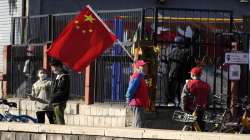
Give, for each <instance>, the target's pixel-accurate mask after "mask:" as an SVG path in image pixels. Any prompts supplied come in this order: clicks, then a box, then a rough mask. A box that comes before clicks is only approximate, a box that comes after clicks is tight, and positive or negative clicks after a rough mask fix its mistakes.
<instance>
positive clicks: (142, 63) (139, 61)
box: [135, 60, 147, 67]
mask: <svg viewBox="0 0 250 140" xmlns="http://www.w3.org/2000/svg"><path fill="white" fill-rule="evenodd" d="M146 63H147V62H144V61H143V60H137V61H136V63H135V65H136V67H139V66H143V65H145V64H146Z"/></svg>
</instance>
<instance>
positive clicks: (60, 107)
mask: <svg viewBox="0 0 250 140" xmlns="http://www.w3.org/2000/svg"><path fill="white" fill-rule="evenodd" d="M52 105H53V111H54V115H55V118H54V121H55V124H65V120H64V110H65V108H66V102H64V103H56V104H52Z"/></svg>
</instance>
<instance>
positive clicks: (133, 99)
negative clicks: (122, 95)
mask: <svg viewBox="0 0 250 140" xmlns="http://www.w3.org/2000/svg"><path fill="white" fill-rule="evenodd" d="M135 67H136V70H135V72H134V73H133V75H132V76H131V77H130V81H129V86H128V89H127V92H126V101H127V103H128V105H129V106H130V107H131V109H132V114H133V119H132V126H133V127H138V128H141V127H143V113H144V111H143V109H148V108H149V96H148V86H147V84H146V82H145V79H144V72H146V70H147V65H146V63H145V62H144V61H143V60H137V61H136V63H135Z"/></svg>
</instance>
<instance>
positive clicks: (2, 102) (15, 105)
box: [0, 99, 17, 108]
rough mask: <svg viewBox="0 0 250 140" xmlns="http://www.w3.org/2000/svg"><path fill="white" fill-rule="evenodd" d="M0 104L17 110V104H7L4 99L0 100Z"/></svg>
mask: <svg viewBox="0 0 250 140" xmlns="http://www.w3.org/2000/svg"><path fill="white" fill-rule="evenodd" d="M0 104H4V105H7V106H9V107H15V108H17V104H16V103H15V102H8V101H7V100H6V99H0Z"/></svg>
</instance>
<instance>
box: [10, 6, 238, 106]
mask: <svg viewBox="0 0 250 140" xmlns="http://www.w3.org/2000/svg"><path fill="white" fill-rule="evenodd" d="M76 14H77V13H66V14H54V15H42V16H34V17H16V18H13V19H12V43H13V44H29V43H44V42H47V41H49V42H51V41H53V40H54V39H55V38H56V37H57V36H58V35H59V33H60V32H61V31H62V30H63V29H64V27H65V26H66V25H67V23H68V22H69V21H70V20H71V19H73V17H74V16H75V15H76ZM98 14H99V15H100V17H101V18H102V19H103V20H104V22H105V23H106V24H107V25H108V26H109V28H110V29H111V30H112V31H113V32H114V33H115V34H116V35H117V36H118V38H119V40H120V41H123V42H126V41H127V40H132V38H133V35H134V34H135V31H137V30H138V29H140V30H139V31H140V36H139V38H140V39H144V40H145V39H146V40H151V41H153V42H154V43H155V44H157V45H158V46H159V47H160V50H161V51H160V54H159V57H158V62H159V67H158V75H157V81H158V82H157V98H156V103H157V104H158V105H163V104H164V103H166V96H167V95H168V92H169V91H168V71H169V65H168V62H167V57H168V55H169V53H170V48H171V47H170V46H171V45H172V44H176V43H178V42H175V41H174V40H173V36H176V35H178V34H180V33H179V32H178V30H182V32H183V33H184V36H185V35H186V36H187V34H186V31H187V30H188V28H190V29H191V30H192V38H190V39H187V40H186V41H185V45H186V46H189V47H188V50H189V56H190V58H192V60H200V59H201V58H202V57H203V56H209V57H210V58H211V59H212V66H213V67H212V74H211V71H210V74H211V75H210V78H209V79H206V80H207V81H208V82H209V83H210V85H211V86H212V88H213V93H214V94H218V95H219V96H221V97H224V96H225V95H227V94H228V89H229V86H228V71H227V70H225V69H220V66H222V65H223V59H224V52H225V51H226V50H228V48H230V46H231V45H230V42H231V40H232V37H222V38H221V37H219V36H218V33H223V32H232V31H240V29H238V28H239V26H241V25H242V21H233V18H232V17H233V16H232V14H233V13H232V12H231V11H221V10H199V9H174V8H146V9H128V10H114V11H113V10H108V11H98ZM126 49H127V50H128V51H129V52H131V47H126ZM131 62H132V60H131V59H130V58H129V57H128V56H127V54H126V53H125V52H124V50H123V49H122V48H121V46H119V45H114V46H113V47H112V48H110V49H108V50H106V51H105V52H104V53H103V54H102V55H101V56H100V57H98V58H97V60H96V61H95V62H94V63H93V65H94V66H95V68H94V73H93V76H94V100H95V102H124V101H125V97H124V95H125V92H126V88H127V86H128V80H129V75H130V74H131V69H130V64H131ZM21 63H23V62H21ZM194 65H195V63H194V61H193V62H192V63H191V64H189V65H188V68H187V69H190V68H191V67H192V66H194ZM83 75H84V74H82V75H79V74H77V73H74V72H71V77H72V81H71V82H72V89H71V90H74V91H72V93H74V95H75V96H77V97H78V96H82V93H83V91H84V90H83V80H84V79H83ZM17 76H18V75H17ZM182 84H183V83H182ZM225 102H226V100H224V98H223V104H225Z"/></svg>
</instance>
